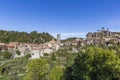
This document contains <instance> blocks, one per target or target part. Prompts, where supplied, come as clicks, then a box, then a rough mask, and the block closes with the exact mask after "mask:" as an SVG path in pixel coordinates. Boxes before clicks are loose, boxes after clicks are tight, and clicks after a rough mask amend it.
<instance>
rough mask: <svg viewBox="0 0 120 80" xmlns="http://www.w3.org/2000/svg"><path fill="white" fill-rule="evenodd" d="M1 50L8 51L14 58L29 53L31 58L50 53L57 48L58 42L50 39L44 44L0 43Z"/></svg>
mask: <svg viewBox="0 0 120 80" xmlns="http://www.w3.org/2000/svg"><path fill="white" fill-rule="evenodd" d="M0 49H1V52H4V51H9V52H11V53H12V55H13V56H14V58H18V57H22V56H25V55H27V54H30V55H31V59H36V58H40V57H43V56H44V53H47V54H50V53H52V52H55V51H57V50H58V49H59V42H57V41H55V40H54V39H52V40H51V41H49V42H46V43H44V44H30V43H18V42H10V43H9V44H6V43H0ZM16 51H20V55H18V54H16Z"/></svg>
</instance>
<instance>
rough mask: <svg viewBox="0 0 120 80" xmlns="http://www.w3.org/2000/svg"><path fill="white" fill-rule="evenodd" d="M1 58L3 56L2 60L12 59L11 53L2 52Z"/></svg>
mask: <svg viewBox="0 0 120 80" xmlns="http://www.w3.org/2000/svg"><path fill="white" fill-rule="evenodd" d="M2 56H3V59H10V58H11V57H12V53H11V52H8V51H5V52H2Z"/></svg>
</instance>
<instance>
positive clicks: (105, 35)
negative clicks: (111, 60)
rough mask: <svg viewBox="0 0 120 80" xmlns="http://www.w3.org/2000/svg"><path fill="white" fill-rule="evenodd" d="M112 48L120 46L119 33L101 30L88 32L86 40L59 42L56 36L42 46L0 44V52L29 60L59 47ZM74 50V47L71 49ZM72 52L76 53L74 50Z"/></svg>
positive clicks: (54, 50)
mask: <svg viewBox="0 0 120 80" xmlns="http://www.w3.org/2000/svg"><path fill="white" fill-rule="evenodd" d="M100 44H103V45H105V46H112V45H113V44H120V32H111V31H109V29H106V30H105V29H103V28H102V29H101V30H98V31H97V32H89V33H87V34H86V38H73V39H71V40H66V41H64V42H61V35H60V34H58V35H57V40H55V39H54V38H52V40H51V41H48V42H45V43H43V44H32V43H18V42H10V43H9V44H6V43H0V51H1V52H4V51H9V52H11V53H12V55H13V58H18V57H22V56H25V55H27V54H30V55H31V59H36V58H40V57H43V56H44V54H51V53H53V52H56V51H58V50H59V48H60V46H64V45H65V46H70V45H73V46H77V45H80V46H87V45H100ZM73 48H74V47H73ZM16 51H19V52H20V55H18V54H16ZM74 52H78V51H77V50H76V49H74Z"/></svg>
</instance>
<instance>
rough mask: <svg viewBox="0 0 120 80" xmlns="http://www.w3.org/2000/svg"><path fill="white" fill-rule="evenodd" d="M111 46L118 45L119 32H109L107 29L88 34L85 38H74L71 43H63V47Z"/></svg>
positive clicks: (119, 42)
mask: <svg viewBox="0 0 120 80" xmlns="http://www.w3.org/2000/svg"><path fill="white" fill-rule="evenodd" d="M99 44H103V45H105V46H112V45H113V44H120V32H111V31H109V29H108V28H107V29H106V30H105V29H104V28H102V29H101V30H98V31H97V32H88V33H87V34H86V38H75V39H73V40H71V41H66V42H64V45H75V46H76V45H81V46H86V45H96V46H97V45H99Z"/></svg>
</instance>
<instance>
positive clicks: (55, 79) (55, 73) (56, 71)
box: [49, 66, 63, 80]
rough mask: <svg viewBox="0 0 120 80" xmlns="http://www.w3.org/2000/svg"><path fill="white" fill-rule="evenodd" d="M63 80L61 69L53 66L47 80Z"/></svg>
mask: <svg viewBox="0 0 120 80" xmlns="http://www.w3.org/2000/svg"><path fill="white" fill-rule="evenodd" d="M62 78H63V67H62V66H55V67H54V68H53V69H52V70H51V72H50V75H49V80H62Z"/></svg>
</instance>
